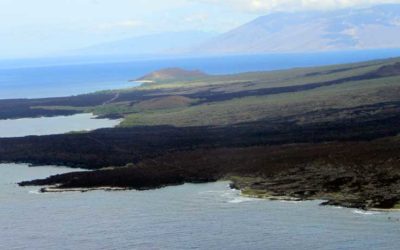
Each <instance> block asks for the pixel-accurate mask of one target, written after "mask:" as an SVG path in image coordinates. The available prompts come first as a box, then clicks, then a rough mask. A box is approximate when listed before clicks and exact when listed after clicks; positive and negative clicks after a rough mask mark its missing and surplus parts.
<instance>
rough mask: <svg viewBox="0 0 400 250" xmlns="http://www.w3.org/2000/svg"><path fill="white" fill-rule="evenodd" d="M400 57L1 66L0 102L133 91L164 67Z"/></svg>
mask: <svg viewBox="0 0 400 250" xmlns="http://www.w3.org/2000/svg"><path fill="white" fill-rule="evenodd" d="M396 56H400V49H392V50H372V51H348V52H326V53H311V54H310V53H309V54H270V55H248V56H224V57H204V58H179V59H168V58H167V59H166V58H164V59H154V58H153V59H129V58H125V59H119V62H110V61H112V60H111V59H109V58H103V59H97V60H95V61H91V62H88V61H87V60H84V59H82V58H75V59H71V58H69V59H68V60H66V59H65V58H59V59H56V58H52V59H47V60H45V59H42V60H37V61H35V60H32V59H30V60H17V61H0V89H1V91H0V99H10V98H40V97H54V96H69V95H77V94H82V93H89V92H94V91H99V90H107V89H118V88H129V87H134V86H137V84H135V83H132V82H129V80H132V79H136V78H138V77H140V76H143V75H145V74H147V73H149V72H151V71H154V70H159V69H162V68H166V67H181V68H185V69H199V70H202V71H204V72H206V73H209V74H230V73H241V72H249V71H264V70H279V69H288V68H294V67H310V66H321V65H329V64H341V63H351V62H359V61H366V60H374V59H381V58H389V57H396Z"/></svg>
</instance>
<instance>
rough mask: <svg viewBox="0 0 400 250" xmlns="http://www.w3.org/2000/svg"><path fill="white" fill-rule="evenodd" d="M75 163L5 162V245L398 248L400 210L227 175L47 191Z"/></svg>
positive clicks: (1, 230) (1, 245)
mask: <svg viewBox="0 0 400 250" xmlns="http://www.w3.org/2000/svg"><path fill="white" fill-rule="evenodd" d="M68 171H71V170H69V169H67V168H61V167H58V168H56V167H51V166H47V167H35V168H29V167H28V166H26V165H23V164H19V165H17V164H0V188H1V191H0V249H6V250H17V249H18V250H21V249H46V250H52V249H74V250H99V249H107V250H113V249H115V250H125V249H126V250H132V249H139V250H147V249H149V250H150V249H163V250H164V249H166V250H168V249H171V250H176V249H205V250H212V249H215V250H219V249H239V250H240V249H243V250H252V249H260V250H261V249H274V250H275V249H288V250H291V249H296V250H297V249H298V250H309V249H326V250H336V249H353V250H364V249H380V250H381V249H382V250H385V249H386V250H395V249H399V248H398V247H399V244H400V237H399V235H400V222H399V219H400V214H399V213H377V212H363V211H360V210H354V209H347V208H336V207H321V206H318V203H319V202H318V201H310V202H278V201H266V200H258V199H250V198H243V197H241V196H240V195H239V192H238V191H235V190H231V189H229V188H228V183H227V182H218V183H210V184H199V185H193V184H186V185H182V186H176V187H168V188H164V189H159V190H151V191H142V192H139V191H117V192H105V191H93V192H87V193H80V192H72V193H50V194H41V193H39V192H37V189H38V188H35V187H25V188H21V187H18V186H17V185H16V184H15V183H16V182H18V181H22V180H29V179H33V178H43V177H46V176H48V175H51V174H57V173H65V172H68Z"/></svg>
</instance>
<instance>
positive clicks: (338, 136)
mask: <svg viewBox="0 0 400 250" xmlns="http://www.w3.org/2000/svg"><path fill="white" fill-rule="evenodd" d="M138 80H143V81H152V83H151V84H144V85H142V86H141V87H136V88H132V89H124V90H114V91H102V92H97V93H92V94H86V95H79V96H72V97H63V98H44V99H20V100H0V118H2V119H8V118H21V117H38V116H57V115H69V114H76V113H83V112H88V113H94V114H96V115H98V116H100V117H109V118H115V117H118V118H122V119H123V121H122V122H121V124H120V125H119V126H118V127H116V128H111V129H100V130H96V131H93V132H86V133H78V134H64V135H51V136H39V137H37V136H36V137H35V136H32V137H23V138H8V139H0V161H1V162H28V163H31V164H33V165H43V164H52V165H62V166H69V167H79V168H87V169H91V170H93V171H88V172H73V173H68V174H62V175H56V176H51V177H49V178H46V179H40V180H32V181H26V182H21V183H20V185H21V186H29V185H38V186H45V187H43V188H42V189H41V190H42V191H43V192H59V191H68V190H91V189H96V188H105V187H106V188H110V189H137V190H146V189H154V188H161V187H165V186H169V185H179V184H183V183H204V182H213V181H218V180H229V181H230V182H231V187H232V188H237V189H240V190H241V191H242V194H243V195H246V196H250V197H257V198H267V199H284V200H309V199H318V200H324V203H323V204H324V205H339V206H345V207H355V208H362V209H400V193H399V190H400V157H399V154H398V153H399V152H400V138H399V134H400V59H399V58H392V59H387V60H377V61H369V62H362V63H354V64H345V65H334V66H326V67H317V68H298V69H291V70H280V71H273V72H254V73H243V74H235V75H220V76H217V75H207V74H205V73H203V72H200V71H188V70H185V69H179V68H172V69H171V68H170V69H162V70H159V71H156V72H152V73H149V74H148V75H146V76H144V77H142V78H139V79H138Z"/></svg>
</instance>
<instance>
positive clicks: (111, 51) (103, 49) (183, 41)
mask: <svg viewBox="0 0 400 250" xmlns="http://www.w3.org/2000/svg"><path fill="white" fill-rule="evenodd" d="M214 36H215V34H214V33H209V32H201V31H186V32H167V33H160V34H154V35H147V36H140V37H133V38H128V39H123V40H118V41H114V42H109V43H103V44H98V45H94V46H91V47H87V48H83V49H80V50H77V51H75V52H74V53H75V54H79V55H147V54H160V53H162V54H168V53H173V52H174V50H179V49H182V48H187V47H192V46H196V45H198V44H201V43H202V42H205V41H207V40H208V39H210V38H212V37H214Z"/></svg>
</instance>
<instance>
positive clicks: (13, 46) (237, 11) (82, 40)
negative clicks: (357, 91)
mask: <svg viewBox="0 0 400 250" xmlns="http://www.w3.org/2000/svg"><path fill="white" fill-rule="evenodd" d="M382 3H400V0H0V37H1V40H0V45H1V46H0V58H17V57H35V56H43V55H52V54H54V53H58V52H62V51H69V50H74V49H79V48H83V47H87V46H90V45H95V44H99V43H103V42H108V41H114V40H118V39H124V38H128V37H135V36H142V35H147V34H156V33H164V32H179V31H192V30H196V31H205V32H217V33H222V32H225V31H228V30H230V29H232V28H235V27H237V26H239V25H241V24H244V23H246V22H249V21H251V20H253V19H254V18H256V17H258V16H260V15H265V14H268V13H272V12H276V11H305V10H316V9H317V10H331V9H339V8H349V7H351V8H358V7H364V6H368V5H374V4H382Z"/></svg>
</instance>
